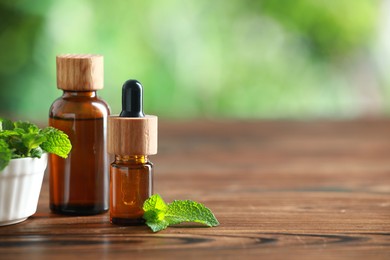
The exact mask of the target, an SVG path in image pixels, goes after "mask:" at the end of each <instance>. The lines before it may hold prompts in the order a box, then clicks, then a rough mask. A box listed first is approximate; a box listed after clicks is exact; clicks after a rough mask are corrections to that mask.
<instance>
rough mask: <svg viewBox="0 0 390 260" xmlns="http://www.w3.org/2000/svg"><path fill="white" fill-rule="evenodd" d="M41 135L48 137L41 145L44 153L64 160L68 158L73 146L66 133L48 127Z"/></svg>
mask: <svg viewBox="0 0 390 260" xmlns="http://www.w3.org/2000/svg"><path fill="white" fill-rule="evenodd" d="M41 133H42V134H43V135H44V136H45V137H46V141H44V142H43V143H42V144H41V148H42V149H43V150H44V151H46V152H48V153H53V154H56V155H58V156H60V157H62V158H66V157H68V154H69V152H70V150H71V149H72V145H71V143H70V141H69V138H68V136H67V135H66V134H65V133H64V132H62V131H61V130H58V129H55V128H53V127H46V128H45V129H43V130H42V131H41Z"/></svg>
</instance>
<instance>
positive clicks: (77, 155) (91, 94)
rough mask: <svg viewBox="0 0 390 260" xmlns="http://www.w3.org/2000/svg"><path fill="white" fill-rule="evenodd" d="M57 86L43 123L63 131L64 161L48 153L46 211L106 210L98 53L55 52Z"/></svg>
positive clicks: (104, 125)
mask: <svg viewBox="0 0 390 260" xmlns="http://www.w3.org/2000/svg"><path fill="white" fill-rule="evenodd" d="M57 87H58V88H59V89H61V90H63V94H62V96H61V97H60V98H58V99H57V100H55V101H54V103H53V104H52V106H51V108H50V112H49V125H50V126H53V127H56V128H58V129H60V130H62V131H64V132H65V133H66V134H68V136H69V138H70V140H71V142H72V146H73V148H72V151H71V153H70V154H69V156H68V158H67V159H63V158H60V157H58V156H56V155H53V154H50V157H49V172H50V175H49V178H50V209H51V210H52V211H53V212H55V213H60V214H66V215H92V214H98V213H101V212H104V211H107V210H108V189H109V173H108V169H109V162H108V156H107V147H106V145H107V137H106V136H107V132H106V131H107V117H108V116H109V114H110V109H109V106H108V105H107V103H106V102H105V101H103V100H102V99H100V98H99V97H98V96H97V93H96V91H97V90H99V89H102V88H103V56H101V55H60V56H57Z"/></svg>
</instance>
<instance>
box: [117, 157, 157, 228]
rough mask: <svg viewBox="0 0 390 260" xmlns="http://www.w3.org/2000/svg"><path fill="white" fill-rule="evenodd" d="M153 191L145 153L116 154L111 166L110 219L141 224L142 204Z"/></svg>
mask: <svg viewBox="0 0 390 260" xmlns="http://www.w3.org/2000/svg"><path fill="white" fill-rule="evenodd" d="M152 192H153V164H152V163H151V162H150V161H149V160H148V158H147V156H118V155H116V156H115V161H114V162H113V163H112V164H111V168H110V221H111V223H113V224H118V225H142V224H144V223H145V221H144V219H143V218H142V216H143V214H144V211H143V209H142V206H143V204H144V202H145V200H147V199H148V198H149V197H150V196H151V195H152Z"/></svg>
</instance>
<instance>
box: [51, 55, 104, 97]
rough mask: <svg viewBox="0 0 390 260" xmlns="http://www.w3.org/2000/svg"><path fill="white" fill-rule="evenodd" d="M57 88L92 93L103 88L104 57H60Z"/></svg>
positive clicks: (57, 60)
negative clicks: (91, 91)
mask: <svg viewBox="0 0 390 260" xmlns="http://www.w3.org/2000/svg"><path fill="white" fill-rule="evenodd" d="M56 62H57V88H59V89H62V90H73V91H90V90H98V89H102V88H103V84H104V83H103V82H104V76H103V56H102V55H93V54H65V55H58V56H57V58H56Z"/></svg>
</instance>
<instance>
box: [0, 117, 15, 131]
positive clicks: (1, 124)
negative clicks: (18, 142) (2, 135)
mask: <svg viewBox="0 0 390 260" xmlns="http://www.w3.org/2000/svg"><path fill="white" fill-rule="evenodd" d="M13 129H14V124H13V123H12V121H11V120H8V119H5V118H0V131H3V130H13Z"/></svg>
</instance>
